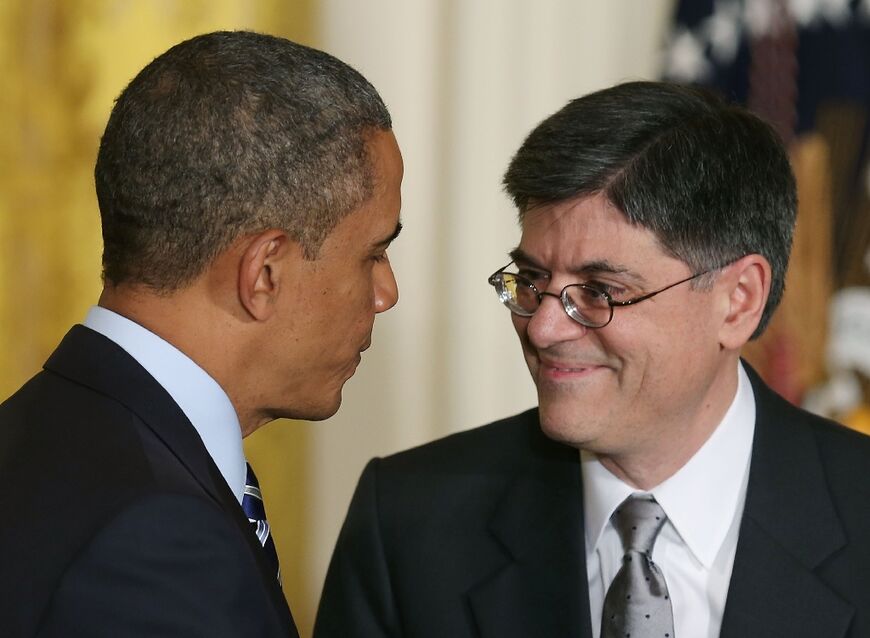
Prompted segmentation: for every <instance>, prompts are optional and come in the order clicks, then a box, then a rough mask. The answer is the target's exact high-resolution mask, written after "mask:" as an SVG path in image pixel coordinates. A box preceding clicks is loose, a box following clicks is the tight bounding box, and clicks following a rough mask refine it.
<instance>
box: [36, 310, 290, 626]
mask: <svg viewBox="0 0 870 638" xmlns="http://www.w3.org/2000/svg"><path fill="white" fill-rule="evenodd" d="M44 367H45V369H46V370H48V371H50V372H53V373H55V374H58V375H60V376H62V377H65V378H67V379H69V380H70V381H72V382H74V383H78V384H81V385H84V386H86V387H89V388H91V389H92V390H94V391H96V392H99V393H100V394H104V395H106V396H109V397H111V398H113V399H115V400H116V401H118V402H119V403H121V404H122V405H124V406H125V407H126V408H127V409H128V410H130V411H131V412H132V413H133V414H135V415H136V416H137V417H139V418H140V419H141V420H142V421H143V422H144V423H145V425H146V426H147V427H148V428H149V429H150V430H151V431H152V432H153V433H154V435H155V436H156V437H157V438H158V439H159V440H160V441H162V442H163V444H164V445H165V446H166V447H167V448H168V449H169V451H170V452H171V453H172V454H173V455H175V457H176V458H177V459H178V460H179V462H180V463H181V464H182V465H183V466H184V467H185V468H186V469H187V470H188V471H189V472H190V474H191V475H192V476H193V478H194V479H195V480H196V482H197V483H199V485H200V486H202V488H203V490H204V491H205V492H206V493H207V494H208V495H209V496H210V497H211V498H212V499H214V500H215V501H216V502H217V503H218V505H219V506H220V507H221V508H222V509H223V510H224V511H225V512H227V514H228V515H229V516H230V517H231V518H232V519H233V521H235V523H236V525H237V526H238V527H239V529H240V530H241V531H242V535H243V537H244V538H245V539H246V540H247V542H248V545H249V547H250V549H251V552H252V554H253V555H254V559H255V560H256V561H257V563H258V565H259V567H260V571H261V573H262V575H263V580H264V582H266V583H269V584H270V585H269V587H268V589H269V591H270V595H271V597H272V600H273V603H274V605H275V607H276V610H278V611H279V618H281V622H283V623H285V624H286V626H287V634H288V635H291V636H295V635H296V631H295V627H294V625H293V620H292V617H291V615H290V611H289V609H288V607H287V601H286V599H285V598H284V595H283V593H282V592H281V590H280V588H279V587H278V584H277V580H276V579H275V574H274V570H273V569H272V567H271V565H269V562H268V561H267V559H266V556H265V553H264V552H263V548H262V547H260V546H259V544H258V541H257V539H256V536H254V534H253V533H251V530H250V527H249V524H248V520H247V518H245V516H244V514H243V512H242V508H241V506H240V505H239V503H238V501H237V500H236V497H235V495H233V493H232V492H231V491H230V488H229V486H228V485H227V483H226V481H225V480H224V479H223V476H222V475H221V473H220V471H219V470H218V468H217V466H216V465H215V464H214V462H213V461H212V459H211V457H210V456H209V454H208V451H207V450H206V449H205V446H204V445H203V443H202V440H201V439H200V438H199V435H198V434H197V433H196V430H195V429H194V427H193V425H191V423H190V421H189V420H188V419H187V417H186V416H185V415H184V413H183V412H182V411H181V409H180V408H179V407H178V405H177V404H176V403H175V402H174V401H173V400H172V398H171V397H170V396H169V394H168V393H167V392H166V390H164V389H163V388H162V387H161V386H160V384H159V383H157V381H155V380H154V378H153V377H152V376H151V375H150V374H148V373H147V372H146V371H145V369H144V368H142V366H141V365H139V363H137V362H136V360H135V359H133V357H131V356H130V355H129V354H128V353H127V352H125V351H124V350H123V349H122V348H121V347H120V346H118V345H117V344H116V343H114V342H113V341H111V340H109V339H107V338H106V337H104V336H103V335H101V334H99V333H97V332H94V331H93V330H91V329H89V328H85V327H84V326H80V325H76V326H73V327H72V329H70V331H69V332H68V333H67V334H66V336H65V337H64V338H63V340H62V341H61V343H60V345H59V346H58V347H57V349H56V350H55V351H54V353H52V355H51V356H50V357H49V359H48V361H47V362H46V363H45V366H44Z"/></svg>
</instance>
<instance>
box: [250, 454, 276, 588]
mask: <svg viewBox="0 0 870 638" xmlns="http://www.w3.org/2000/svg"><path fill="white" fill-rule="evenodd" d="M245 465H246V466H247V476H246V477H245V493H244V495H243V496H242V510H244V512H245V516H247V517H248V521H249V522H250V523H251V528H252V529H253V530H254V533H255V534H256V535H257V540H258V541H260V545H262V546H263V549H264V550H265V552H266V558H267V559H268V561H269V564H270V565H272V567H273V568H274V569H275V574H276V576H277V578H278V584H279V585H280V584H281V567H280V565H278V552H277V551H275V541H274V540H272V533H271V530H270V528H269V522H268V521H267V520H266V508H265V507H264V506H263V495H262V494H261V493H260V483H259V482H258V481H257V476H256V475H255V474H254V470H253V468H251V464H250V463H245Z"/></svg>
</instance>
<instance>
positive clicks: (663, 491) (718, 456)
mask: <svg viewBox="0 0 870 638" xmlns="http://www.w3.org/2000/svg"><path fill="white" fill-rule="evenodd" d="M754 433H755V397H754V395H753V393H752V386H751V384H750V382H749V378H748V377H747V376H746V372H745V371H744V369H743V366H742V364H741V365H739V366H738V371H737V392H736V393H735V396H734V400H733V401H732V402H731V406H730V407H729V408H728V411H727V412H726V413H725V416H724V417H723V419H722V421H721V423H720V424H719V426H718V427H717V428H716V429H715V430H714V431H713V434H712V435H710V438H709V439H707V441H706V442H705V443H704V445H703V446H701V448H700V449H699V450H698V451H697V452H696V453H695V455H694V456H693V457H692V458H691V459H689V461H688V462H687V463H686V464H685V465H684V466H683V467H682V468H680V469H679V470H678V471H677V472H676V473H675V474H674V475H673V476H671V477H670V478H668V479H667V480H666V481H665V482H663V483H662V484H661V485H659V486H658V487H655V488H653V489H652V490H650V492H649V493H651V494H652V495H653V496H655V498H656V500H657V501H658V503H659V505H661V506H662V509H664V511H665V513H666V514H667V516H668V519H669V520H670V522H671V524H672V525H673V526H674V528H675V529H676V531H677V533H678V534H679V535H680V537H681V538H682V540H683V542H684V543H685V544H686V546H687V547H688V548H689V551H691V552H692V554H693V555H694V556H695V557H696V558H697V559H698V561H699V562H700V563H701V564H703V565H704V566H705V567H707V568H709V567H710V566H712V564H713V561H714V560H715V558H716V555H717V554H718V552H719V549H720V548H721V547H722V543H723V542H724V541H725V537H726V535H727V533H728V530H729V529H730V528H731V522H732V521H733V519H734V516H735V514H736V513H737V509H738V507H739V505H740V503H742V502H743V499H744V497H745V490H746V481H745V480H744V479H745V477H746V474H747V472H748V471H749V460H750V457H751V454H752V438H753V435H754ZM580 458H581V471H582V473H583V508H584V516H585V521H586V529H585V533H586V543H587V545H586V546H587V547H588V548H590V549H592V548H595V547H597V545H598V541H599V540H600V538H601V534H602V532H603V531H604V527H605V525H606V524H607V522H608V521H609V520H610V516H611V515H612V514H613V511H614V510H615V509H616V507H617V506H618V505H619V504H620V503H622V501H624V500H625V499H626V498H627V497H628V496H629V495H631V494H633V493H635V492H637V491H638V490H636V489H634V488H633V487H632V486H630V485H628V484H627V483H624V482H623V481H622V480H620V479H619V478H617V477H616V476H614V475H613V474H611V473H610V471H608V470H607V469H606V468H605V467H604V466H603V465H602V464H601V463H600V461H599V460H598V458H597V457H596V456H595V455H594V454H592V453H589V452H586V451H581V453H580Z"/></svg>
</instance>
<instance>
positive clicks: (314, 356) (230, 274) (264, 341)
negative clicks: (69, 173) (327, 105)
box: [100, 131, 403, 436]
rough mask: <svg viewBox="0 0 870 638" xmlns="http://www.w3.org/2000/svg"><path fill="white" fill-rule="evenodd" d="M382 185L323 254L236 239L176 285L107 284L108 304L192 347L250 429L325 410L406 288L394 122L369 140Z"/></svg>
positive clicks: (287, 241)
mask: <svg viewBox="0 0 870 638" xmlns="http://www.w3.org/2000/svg"><path fill="white" fill-rule="evenodd" d="M368 152H369V158H370V161H371V162H372V166H373V169H374V192H373V194H372V196H371V197H370V198H369V199H368V200H367V201H366V202H364V203H363V204H362V205H361V206H360V207H359V208H358V209H357V210H355V211H352V212H351V213H350V214H348V215H347V216H346V217H344V218H343V219H342V220H341V221H340V222H339V223H338V224H337V225H336V227H335V228H334V229H333V231H332V232H331V233H330V234H329V236H328V237H327V238H326V240H325V241H324V243H323V245H322V246H321V248H320V251H319V253H318V256H317V258H316V259H314V260H308V259H305V257H304V255H303V250H302V247H301V246H300V245H299V244H298V243H297V242H295V241H294V240H293V239H292V238H291V237H289V236H288V235H287V233H286V232H284V231H283V230H281V229H274V228H273V229H268V230H264V231H262V232H260V233H257V234H255V235H251V236H245V237H241V238H239V239H238V240H237V241H236V242H234V243H233V244H232V245H231V246H230V248H228V249H227V250H226V251H224V252H223V253H222V254H220V255H218V256H217V258H216V259H215V260H214V262H213V263H212V264H211V265H210V266H209V267H208V268H207V269H206V271H205V272H203V273H202V275H200V276H199V277H197V278H196V279H195V280H194V281H193V282H192V283H191V284H190V285H188V286H185V287H184V288H182V289H179V290H177V291H174V292H172V293H170V294H156V293H154V292H153V291H150V290H148V289H147V288H145V287H142V286H135V285H127V284H125V285H119V286H107V287H106V288H105V289H104V291H103V294H102V296H101V297H100V305H102V306H104V307H106V308H109V309H110V310H114V311H115V312H118V313H119V314H122V315H124V316H125V317H128V318H129V319H132V320H133V321H136V322H137V323H139V324H141V325H143V326H145V327H146V328H148V329H149V330H151V331H152V332H154V333H156V334H158V335H159V336H161V337H163V338H164V339H165V340H167V341H169V342H170V343H172V344H173V345H174V346H175V347H177V348H179V349H180V350H181V351H182V352H184V353H185V354H187V356H189V357H190V358H191V359H193V360H194V361H195V362H196V363H197V364H199V365H200V366H201V367H202V368H203V369H204V370H205V371H206V372H208V373H209V374H210V375H211V376H212V377H213V378H214V379H215V380H216V381H217V382H218V383H219V384H220V385H221V387H222V388H223V389H224V391H225V392H226V393H227V395H228V396H229V397H230V400H231V401H232V402H233V405H234V407H235V409H236V412H237V414H238V415H239V421H240V423H241V428H242V434H243V436H247V435H248V434H250V433H251V432H254V431H255V430H256V429H258V428H259V427H261V426H262V425H264V424H265V423H267V422H269V421H271V420H273V419H276V418H279V417H288V418H298V419H311V420H318V419H325V418H327V417H329V416H332V415H333V414H335V412H336V411H337V410H338V407H339V405H340V404H341V390H342V387H343V386H344V383H345V382H346V381H347V380H348V379H349V378H350V377H351V376H353V374H354V372H355V371H356V367H357V365H359V363H360V360H361V353H362V351H364V350H365V349H366V348H368V347H369V345H370V344H371V333H372V327H373V325H374V319H375V315H377V314H378V313H381V312H384V311H386V310H389V309H390V308H392V307H393V306H394V305H395V304H396V302H397V300H398V288H397V285H396V280H395V277H394V276H393V271H392V267H391V266H390V262H389V259H388V258H387V254H386V251H387V247H388V246H389V244H390V242H391V241H392V240H393V239H394V238H395V236H396V235H397V234H398V231H399V229H400V228H401V225H400V223H399V211H400V208H401V182H402V175H403V164H402V157H401V153H400V151H399V147H398V145H397V143H396V140H395V137H394V136H393V134H392V132H389V131H374V132H372V133H371V135H370V137H369V141H368Z"/></svg>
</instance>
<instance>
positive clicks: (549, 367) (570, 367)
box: [538, 359, 607, 379]
mask: <svg viewBox="0 0 870 638" xmlns="http://www.w3.org/2000/svg"><path fill="white" fill-rule="evenodd" d="M539 363H540V366H539V368H538V372H539V374H540V375H541V376H542V377H544V378H548V379H576V378H581V377H587V376H590V375H592V374H595V373H597V372H601V371H603V370H606V369H607V368H606V367H605V366H603V365H599V364H597V363H580V362H567V361H552V360H548V359H539Z"/></svg>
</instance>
